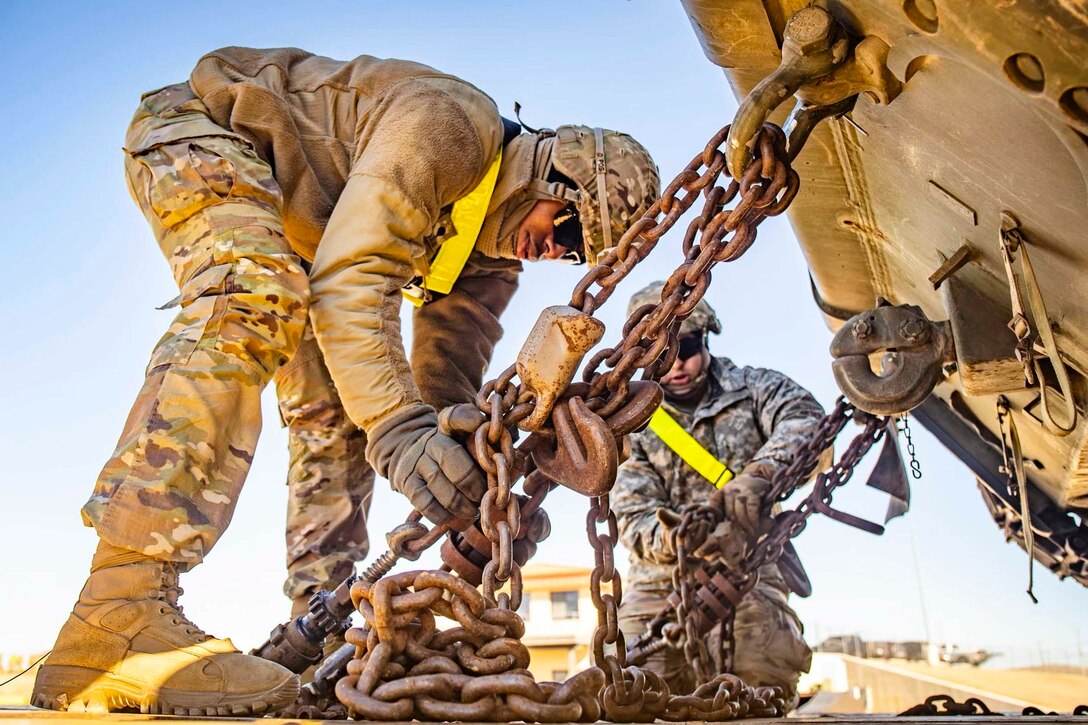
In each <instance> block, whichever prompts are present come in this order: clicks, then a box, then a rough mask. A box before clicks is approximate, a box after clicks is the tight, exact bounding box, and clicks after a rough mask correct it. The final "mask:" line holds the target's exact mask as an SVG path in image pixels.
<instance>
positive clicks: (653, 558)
mask: <svg viewBox="0 0 1088 725" xmlns="http://www.w3.org/2000/svg"><path fill="white" fill-rule="evenodd" d="M609 499H610V503H611V505H612V510H613V511H615V512H616V521H617V523H618V524H619V528H620V541H622V542H623V545H624V546H626V547H627V548H628V549H629V550H630V551H632V552H634V554H635V555H636V556H638V557H640V558H642V559H644V560H646V561H649V562H653V563H655V564H673V563H675V562H676V557H675V556H674V555H673V554H672V553H671V552H670V551H669V548H668V547H667V546H666V544H665V527H664V526H663V525H662V524H661V522H660V521H659V520H658V518H657V512H658V510H660V509H662V508H669V506H670V505H669V494H668V491H667V490H666V489H665V482H664V481H663V480H662V479H661V476H660V475H658V473H657V471H655V470H654V468H653V466H651V465H650V460H649V458H648V457H647V456H646V452H645V451H644V450H643V448H642V445H641V443H640V441H639V436H638V435H637V434H636V435H632V436H631V457H630V458H628V459H627V460H626V461H625V462H624V464H623V465H622V466H620V470H619V473H618V475H617V476H616V485H615V487H613V489H612V493H611V495H610V496H609Z"/></svg>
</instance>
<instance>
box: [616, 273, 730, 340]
mask: <svg viewBox="0 0 1088 725" xmlns="http://www.w3.org/2000/svg"><path fill="white" fill-rule="evenodd" d="M664 288H665V283H664V282H653V283H651V284H650V285H649V286H647V287H643V288H642V289H640V290H639V291H638V292H636V293H635V294H634V295H632V296H631V301H630V302H628V303H627V316H628V317H630V316H631V314H632V313H633V312H634V311H635V310H637V309H638V308H639V307H642V306H643V305H654V304H657V303H658V302H660V301H661V290H662V289H664ZM721 331H722V323H720V322H719V321H718V316H717V315H716V314H714V310H713V309H712V308H711V307H710V305H708V304H707V302H706V299H705V298H704V299H701V300H699V304H697V305H695V309H694V310H692V311H691V314H690V315H688V317H687V319H686V320H684V321H683V322H682V323H681V324H680V334H681V335H690V334H693V333H700V334H701V333H706V332H713V333H714V334H718V333H719V332H721Z"/></svg>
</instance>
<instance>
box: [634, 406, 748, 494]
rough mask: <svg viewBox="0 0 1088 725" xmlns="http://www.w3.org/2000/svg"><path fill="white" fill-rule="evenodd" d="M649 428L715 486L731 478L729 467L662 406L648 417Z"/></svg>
mask: <svg viewBox="0 0 1088 725" xmlns="http://www.w3.org/2000/svg"><path fill="white" fill-rule="evenodd" d="M650 430H652V431H653V432H654V433H655V434H656V435H657V437H658V438H660V439H661V442H662V443H664V444H665V445H667V446H668V447H669V448H670V449H672V452H673V453H675V454H676V455H678V456H680V459H681V460H682V461H684V463H686V464H688V465H689V466H691V467H692V468H694V469H695V471H696V472H697V473H698V474H699V475H700V476H702V477H703V478H705V479H706V480H708V481H710V482H711V483H712V484H714V487H715V488H721V487H722V486H724V485H725V484H727V483H729V482H730V481H731V480H733V472H732V471H730V470H729V467H728V466H726V465H725V464H724V463H722V462H721V461H719V460H718V459H717V458H715V457H714V456H712V455H711V454H710V451H708V450H707V449H705V448H703V446H702V444H701V443H699V441H697V440H695V438H693V437H692V435H691V434H690V433H688V432H687V431H686V430H684V429H683V428H682V427H681V426H680V424H679V423H677V422H676V419H675V418H673V417H672V416H671V415H669V414H668V413H667V412H665V409H664V408H658V409H657V410H655V411H654V415H653V417H652V418H650Z"/></svg>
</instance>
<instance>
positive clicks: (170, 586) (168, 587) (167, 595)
mask: <svg viewBox="0 0 1088 725" xmlns="http://www.w3.org/2000/svg"><path fill="white" fill-rule="evenodd" d="M184 593H185V590H184V589H182V588H181V586H180V585H179V584H178V570H177V567H175V566H172V565H171V564H169V563H167V564H165V565H164V566H163V572H162V588H161V589H160V593H159V597H158V598H159V599H160V600H162V601H164V602H165V603H166V605H167V606H164V607H163V608H162V609H161V610H160V611H161V612H162V613H163V614H169V615H172V616H171V619H170V621H171V622H172V623H173V624H174V625H175V626H178V627H184V629H185V633H186V634H188V635H190V636H193V637H195V638H196V641H198V642H203V641H205V640H209V639H212V636H211V635H210V634H208V633H207V632H205V631H204V630H203V629H201V628H200V627H198V626H197V625H196V624H195V623H194V622H193V621H192V620H191V619H189V618H188V617H187V616H185V609H184V608H183V607H182V606H181V604H180V603H179V602H178V599H179V598H180V597H181V595H182V594H184Z"/></svg>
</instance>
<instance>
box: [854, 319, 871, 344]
mask: <svg viewBox="0 0 1088 725" xmlns="http://www.w3.org/2000/svg"><path fill="white" fill-rule="evenodd" d="M872 331H873V326H872V325H870V324H869V321H868V320H858V321H857V322H855V323H854V337H856V338H858V339H859V340H864V339H865V338H866V337H868V336H869V333H870V332H872Z"/></svg>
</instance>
